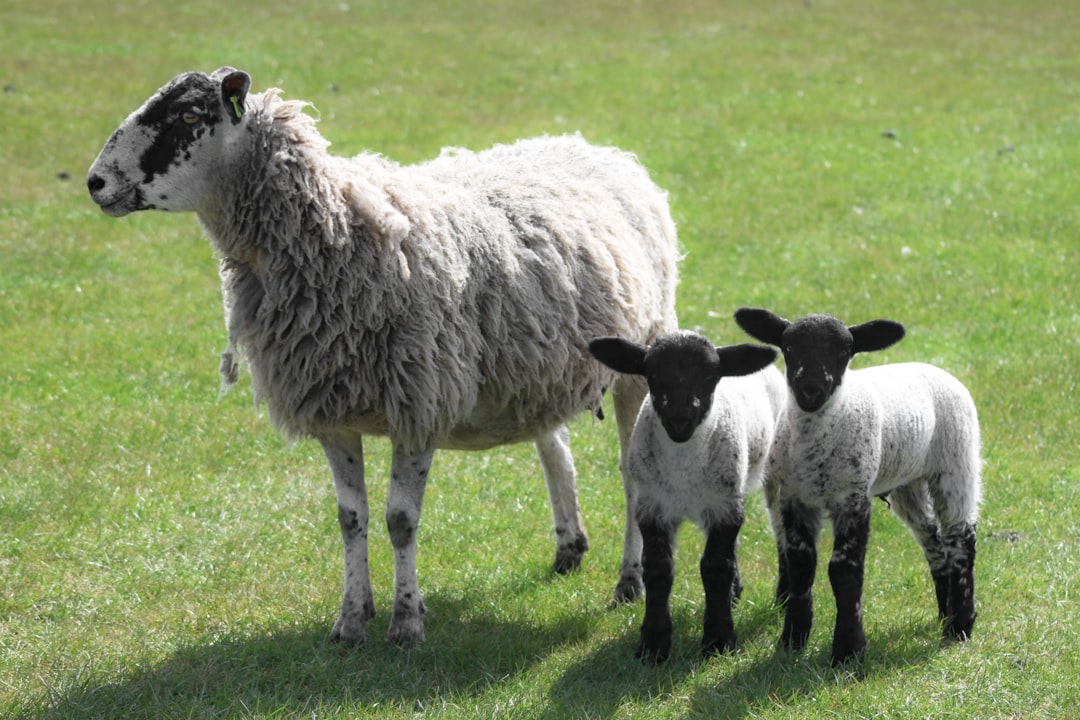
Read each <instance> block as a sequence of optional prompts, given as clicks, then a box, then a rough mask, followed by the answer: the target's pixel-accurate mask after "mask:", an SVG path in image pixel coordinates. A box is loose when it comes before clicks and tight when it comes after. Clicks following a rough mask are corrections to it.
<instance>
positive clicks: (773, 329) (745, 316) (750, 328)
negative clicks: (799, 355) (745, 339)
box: [735, 307, 791, 347]
mask: <svg viewBox="0 0 1080 720" xmlns="http://www.w3.org/2000/svg"><path fill="white" fill-rule="evenodd" d="M735 322H737V323H738V324H739V327H741V328H742V329H743V330H745V331H746V333H747V334H748V335H749V336H750V337H752V338H754V339H756V340H760V341H761V342H763V343H768V344H770V345H776V346H777V347H779V346H780V343H781V342H782V340H783V337H784V331H785V330H787V328H788V325H790V324H791V323H790V322H788V321H787V320H785V319H784V318H782V317H780V316H779V315H775V314H773V313H771V312H769V311H768V310H765V309H763V308H749V307H742V308H739V309H738V310H736V311H735Z"/></svg>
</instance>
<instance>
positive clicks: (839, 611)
mask: <svg viewBox="0 0 1080 720" xmlns="http://www.w3.org/2000/svg"><path fill="white" fill-rule="evenodd" d="M830 514H831V515H832V521H833V554H832V558H831V559H830V560H829V583H830V584H831V585H832V590H833V597H834V598H835V599H836V627H835V629H834V630H833V643H832V664H833V665H834V666H835V665H839V664H840V663H843V662H845V661H847V660H849V659H851V658H857V659H858V658H861V657H862V654H863V650H865V648H866V635H865V634H864V633H863V625H862V590H863V575H864V570H865V566H866V544H867V542H868V540H869V539H870V499H869V498H867V497H866V496H865V495H861V494H860V495H856V496H853V497H852V498H850V501H849V502H848V503H846V504H845V505H843V506H841V507H837V508H834V509H833V510H832V511H831V513H830Z"/></svg>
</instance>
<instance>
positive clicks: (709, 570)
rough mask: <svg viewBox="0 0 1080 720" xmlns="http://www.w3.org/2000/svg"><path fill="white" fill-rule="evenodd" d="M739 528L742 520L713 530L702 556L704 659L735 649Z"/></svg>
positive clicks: (702, 647) (702, 650)
mask: <svg viewBox="0 0 1080 720" xmlns="http://www.w3.org/2000/svg"><path fill="white" fill-rule="evenodd" d="M740 527H742V517H741V516H740V517H739V518H738V519H737V521H736V522H735V523H730V524H724V525H718V526H715V527H712V528H710V529H709V531H708V539H707V540H706V541H705V552H704V553H703V554H702V556H701V584H702V585H703V586H704V587H705V631H704V633H703V634H702V636H701V652H702V654H703V655H714V654H716V653H718V652H728V651H731V650H734V649H735V622H734V620H733V619H732V617H731V606H732V604H733V603H734V600H735V586H736V583H738V581H739V580H738V578H739V565H738V559H737V552H738V540H739V528H740ZM740 589H741V588H740Z"/></svg>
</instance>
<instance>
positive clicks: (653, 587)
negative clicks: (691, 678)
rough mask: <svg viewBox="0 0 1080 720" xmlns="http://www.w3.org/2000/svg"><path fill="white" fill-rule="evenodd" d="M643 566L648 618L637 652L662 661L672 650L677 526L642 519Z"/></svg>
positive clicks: (654, 661) (657, 661) (643, 656)
mask: <svg viewBox="0 0 1080 720" xmlns="http://www.w3.org/2000/svg"><path fill="white" fill-rule="evenodd" d="M638 525H639V527H640V528H641V540H642V549H641V565H642V580H643V581H644V582H645V620H644V621H643V622H642V623H641V639H640V640H639V641H638V645H637V648H636V649H635V650H634V654H635V655H636V656H637V657H639V658H641V659H642V660H645V661H646V662H652V663H661V662H663V661H664V660H667V658H668V655H669V654H670V653H671V632H672V625H671V611H670V609H669V606H668V601H669V600H670V598H671V585H672V583H673V582H674V581H675V559H674V545H675V528H674V527H673V526H671V525H669V524H667V523H664V522H661V521H658V520H656V519H653V518H645V519H641V520H639V522H638Z"/></svg>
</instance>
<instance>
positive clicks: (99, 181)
mask: <svg viewBox="0 0 1080 720" xmlns="http://www.w3.org/2000/svg"><path fill="white" fill-rule="evenodd" d="M86 187H88V188H89V189H90V192H92V193H93V192H97V191H98V190H101V189H102V188H103V187H105V178H103V177H101V176H100V175H91V176H90V177H88V178H86Z"/></svg>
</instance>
